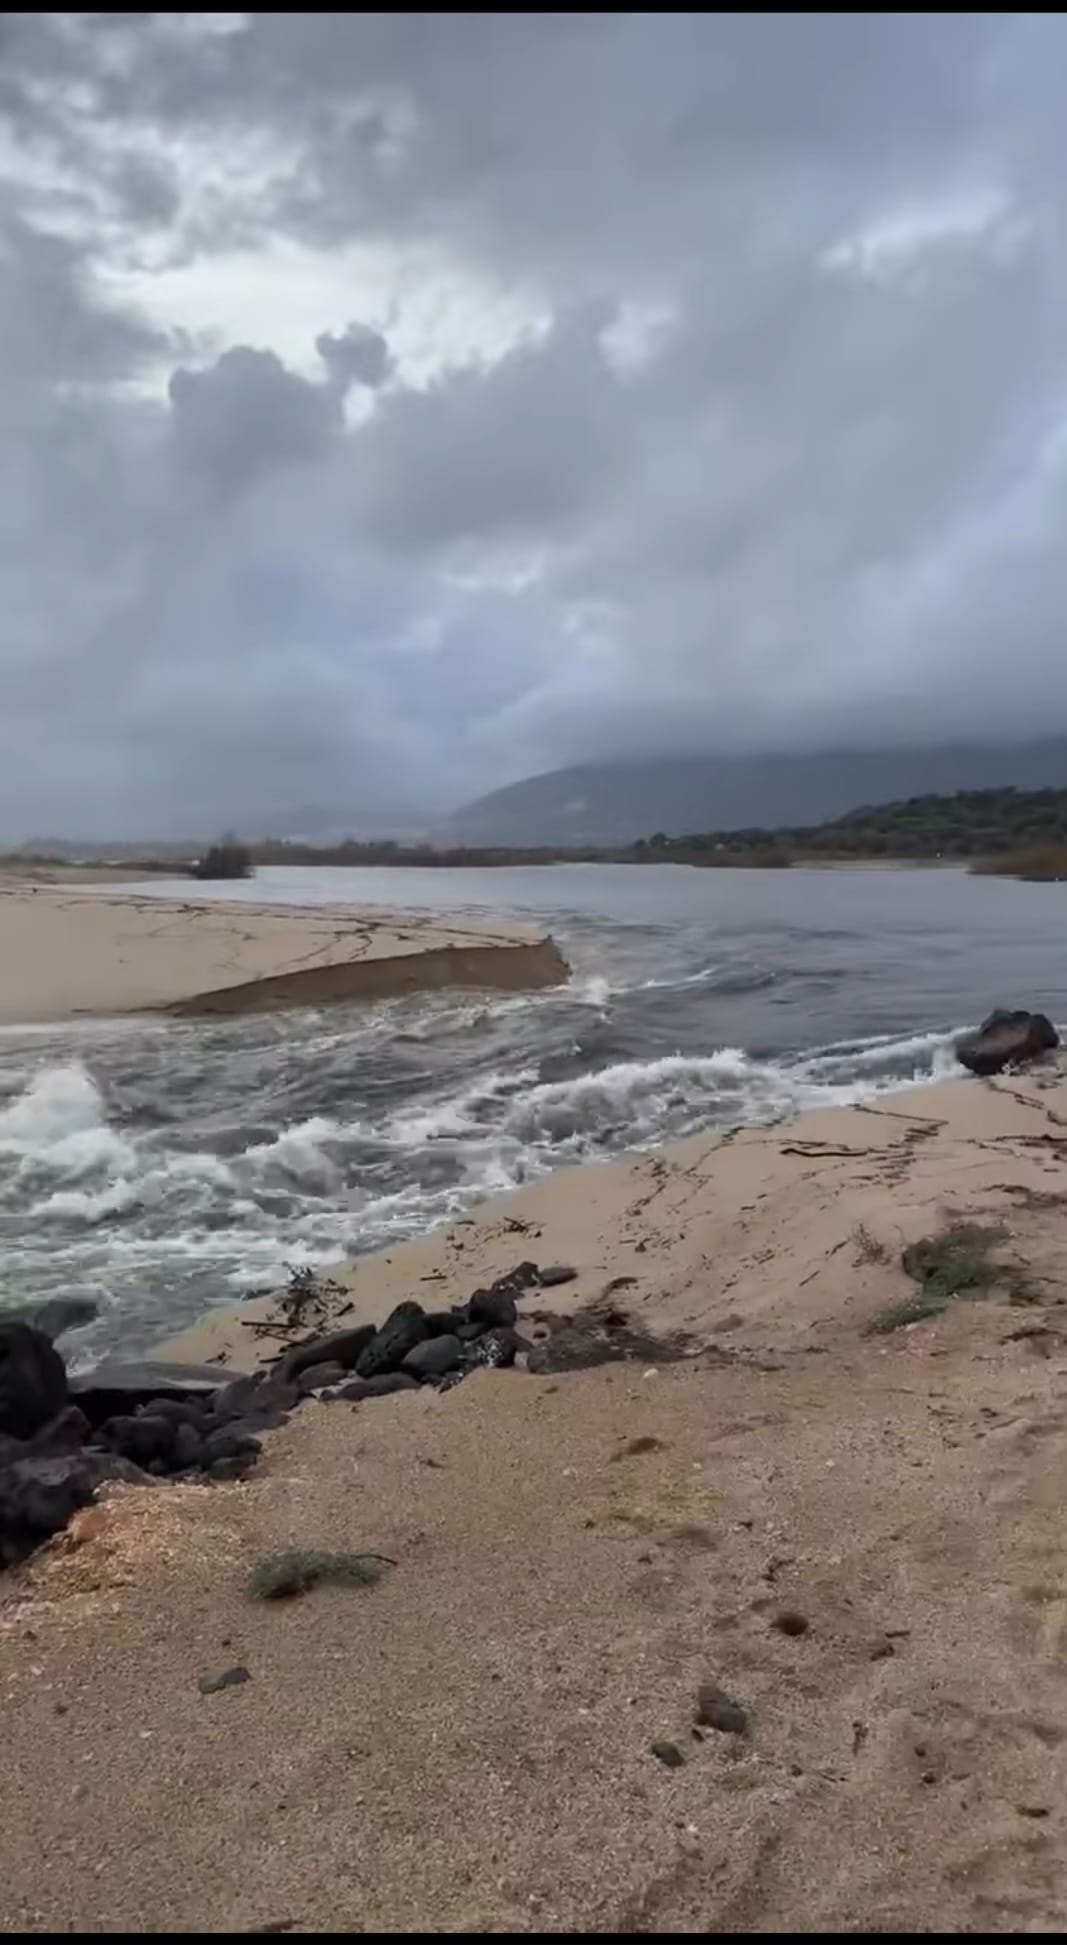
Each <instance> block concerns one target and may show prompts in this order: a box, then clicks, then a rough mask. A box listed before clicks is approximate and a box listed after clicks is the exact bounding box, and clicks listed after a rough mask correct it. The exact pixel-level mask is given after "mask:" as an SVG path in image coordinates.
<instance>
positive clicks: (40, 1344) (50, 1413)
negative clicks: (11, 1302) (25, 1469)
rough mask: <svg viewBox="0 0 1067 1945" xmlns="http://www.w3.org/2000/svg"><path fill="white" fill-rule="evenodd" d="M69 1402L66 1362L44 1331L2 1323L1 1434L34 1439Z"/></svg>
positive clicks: (11, 1323)
mask: <svg viewBox="0 0 1067 1945" xmlns="http://www.w3.org/2000/svg"><path fill="white" fill-rule="evenodd" d="M66 1402H67V1373H66V1367H65V1365H64V1363H63V1359H62V1358H61V1357H60V1355H59V1352H58V1351H57V1350H56V1349H55V1348H54V1346H53V1344H52V1340H51V1338H50V1337H47V1336H46V1335H45V1333H44V1331H43V1330H36V1329H35V1328H34V1326H33V1325H32V1324H24V1323H21V1322H19V1321H18V1320H17V1319H16V1320H14V1321H7V1320H5V1321H2V1322H0V1434H3V1435H5V1436H6V1437H8V1438H18V1439H26V1438H32V1437H33V1435H34V1433H35V1432H39V1431H40V1429H41V1427H42V1425H47V1423H48V1421H49V1419H50V1418H55V1416H56V1414H57V1413H58V1412H61V1411H62V1410H63V1407H64V1405H65V1404H66Z"/></svg>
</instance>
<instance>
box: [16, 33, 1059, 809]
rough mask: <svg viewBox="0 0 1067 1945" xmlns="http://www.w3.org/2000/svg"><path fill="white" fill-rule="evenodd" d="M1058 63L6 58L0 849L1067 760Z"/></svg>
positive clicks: (467, 49)
mask: <svg viewBox="0 0 1067 1945" xmlns="http://www.w3.org/2000/svg"><path fill="white" fill-rule="evenodd" d="M1065 72H1067V25H1065V22H1064V20H1063V19H1062V18H1056V17H1053V16H1050V17H1048V18H1039V17H1035V16H1030V17H1025V16H1024V17H1021V18H1017V19H1009V18H1007V17H996V16H981V17H973V18H970V19H968V18H966V17H954V18H949V17H939V16H936V15H935V16H926V17H920V16H905V15H896V16H880V15H865V16H863V17H853V18H838V19H834V18H830V17H825V18H824V17H821V16H808V17H806V18H805V17H797V16H782V17H776V16H762V17H760V16H745V17H730V16H728V15H723V16H714V17H699V16H694V17H687V16H682V15H675V16H672V15H656V16H652V15H641V14H626V15H614V16H613V15H610V14H606V15H595V16H594V15H587V14H580V13H579V14H569V15H558V14H554V15H543V14H525V15H522V14H520V15H512V16H504V15H499V16H493V15H472V14H453V15H447V14H445V15H415V14H407V15H404V14H397V15H380V14H364V15H358V14H357V15H352V14H349V15H340V16H336V17H333V16H328V15H325V14H299V15H298V14H280V15H273V16H268V15H264V14H251V15H249V14H211V15H196V14H168V15H152V14H74V15H72V14H62V15H51V16H47V15H46V16H44V17H39V18H36V17H31V16H29V15H24V14H8V15H6V16H3V17H2V19H0V181H2V184H3V187H2V189H0V436H2V464H0V831H3V832H4V833H5V834H7V835H25V834H27V833H30V832H40V831H55V830H61V829H67V830H76V831H79V832H81V833H86V834H88V833H98V834H105V833H114V834H122V833H124V832H134V831H141V832H145V833H148V832H159V833H162V832H165V831H168V830H175V831H183V830H194V831H198V830H202V829H205V828H211V827H213V826H215V825H218V824H222V823H225V822H227V821H231V820H233V821H236V822H238V823H240V824H247V823H248V822H249V821H250V820H251V821H252V822H258V823H261V824H262V823H268V824H269V823H273V824H274V826H275V827H276V828H285V827H286V826H287V824H288V825H290V826H291V825H292V822H293V820H294V819H296V820H297V821H299V815H300V812H301V811H302V810H303V809H305V808H312V807H316V806H319V807H322V808H324V809H326V810H330V809H336V811H337V812H338V813H339V814H342V816H343V815H344V814H345V813H352V814H358V813H359V812H360V811H362V810H365V809H369V808H373V807H379V808H382V807H384V808H385V809H391V808H394V807H396V808H405V809H406V808H408V807H411V808H413V809H422V808H435V807H438V806H445V805H449V804H451V803H454V802H458V801H460V800H461V799H463V798H464V797H466V796H470V795H473V794H476V793H477V792H479V791H481V790H483V789H486V788H489V787H491V786H493V785H495V784H497V783H501V782H506V781H509V780H511V779H513V778H515V777H518V776H522V775H524V774H528V773H529V772H531V771H535V770H538V769H544V768H549V767H551V766H553V765H555V764H558V763H566V762H570V761H574V760H577V759H582V758H586V757H590V756H594V757H595V756H611V755H623V754H629V753H634V752H646V751H657V750H669V749H672V748H685V749H695V748H703V747H706V748H708V749H746V748H759V747H764V748H780V747H787V746H789V747H795V746H798V745H807V746H818V745H820V744H826V743H829V742H841V741H846V740H856V741H857V742H868V743H870V742H885V741H886V740H889V739H890V738H895V737H900V738H901V739H902V740H916V741H930V740H937V741H940V740H959V739H965V738H968V737H969V738H977V739H983V738H985V737H991V738H992V737H1011V736H1016V735H1018V736H1023V735H1028V734H1032V733H1034V732H1038V733H1040V732H1043V731H1048V732H1050V733H1052V732H1060V731H1065V730H1067V232H1065V219H1067V121H1065V118H1064V114H1063V107H1062V95H1063V87H1062V80H1063V75H1064V73H1065Z"/></svg>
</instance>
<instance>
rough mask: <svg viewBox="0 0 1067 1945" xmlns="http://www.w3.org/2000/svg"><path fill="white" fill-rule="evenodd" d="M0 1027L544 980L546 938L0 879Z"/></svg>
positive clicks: (549, 951)
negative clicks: (75, 1017)
mask: <svg viewBox="0 0 1067 1945" xmlns="http://www.w3.org/2000/svg"><path fill="white" fill-rule="evenodd" d="M0 941H2V951H0V1024H6V1025H21V1024H31V1023H34V1022H38V1021H46V1020H62V1019H69V1018H72V1017H74V1016H76V1015H77V1016H80V1015H86V1014H89V1015H108V1014H115V1013H128V1012H142V1011H157V1012H158V1011H164V1012H169V1013H175V1014H182V1013H188V1014H197V1013H201V1014H220V1013H243V1012H255V1011H264V1010H269V1009H276V1008H280V1007H286V1006H321V1005H324V1004H326V1003H328V1002H330V1001H333V1000H343V999H382V998H386V997H388V996H391V995H393V994H399V993H409V992H423V991H428V990H430V989H432V988H435V987H441V986H485V987H505V988H508V989H514V990H517V991H521V990H523V989H533V988H535V987H540V986H548V985H555V984H557V983H558V982H559V981H560V980H562V979H564V978H565V977H566V974H567V968H566V964H565V962H564V960H563V958H562V956H561V954H560V952H559V950H558V948H557V947H556V946H555V944H554V943H553V941H552V940H551V939H550V938H547V937H546V936H544V935H543V934H538V933H537V932H536V931H534V930H532V929H531V928H529V927H524V926H522V925H519V924H514V925H513V924H511V923H510V922H509V921H505V920H497V919H485V920H480V919H467V918H464V919H451V918H447V917H437V916H435V915H433V914H421V913H405V912H377V911H373V912H367V911H364V912H360V911H350V910H346V909H344V908H342V907H338V906H333V905H330V906H325V905H313V906H294V905H258V904H250V903H249V904H246V903H243V902H239V901H237V900H234V901H233V902H226V901H224V900H220V899H211V900H208V899H201V900H199V901H198V900H197V899H196V898H195V897H190V898H188V899H184V898H181V899H177V898H175V899H171V898H154V897H145V898H138V897H136V896H135V895H130V896H116V895H112V896H107V895H106V894H102V893H94V892H91V891H80V890H78V889H77V888H75V887H58V886H51V885H46V886H34V885H27V884H19V883H14V882H9V883H7V884H3V883H0Z"/></svg>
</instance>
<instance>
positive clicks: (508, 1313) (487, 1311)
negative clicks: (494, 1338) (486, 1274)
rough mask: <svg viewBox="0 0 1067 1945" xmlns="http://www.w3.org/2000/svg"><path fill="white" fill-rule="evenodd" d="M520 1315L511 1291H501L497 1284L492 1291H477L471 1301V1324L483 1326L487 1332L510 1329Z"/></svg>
mask: <svg viewBox="0 0 1067 1945" xmlns="http://www.w3.org/2000/svg"><path fill="white" fill-rule="evenodd" d="M518 1314H519V1312H518V1307H517V1305H516V1302H515V1298H514V1295H513V1293H512V1292H511V1290H509V1289H506V1288H505V1289H500V1288H499V1287H498V1286H497V1285H496V1284H494V1285H493V1287H492V1289H490V1290H476V1291H475V1292H474V1295H473V1297H472V1298H471V1300H470V1319H471V1323H472V1324H481V1325H482V1326H483V1327H484V1328H485V1329H486V1330H491V1329H496V1328H501V1329H509V1328H510V1326H511V1325H512V1324H513V1323H514V1322H515V1319H516V1317H517V1316H518Z"/></svg>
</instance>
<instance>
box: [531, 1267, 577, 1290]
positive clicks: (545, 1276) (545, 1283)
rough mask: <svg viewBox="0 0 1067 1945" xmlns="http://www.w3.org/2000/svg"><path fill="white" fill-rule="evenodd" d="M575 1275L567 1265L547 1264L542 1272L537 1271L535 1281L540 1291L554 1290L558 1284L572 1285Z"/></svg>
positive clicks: (575, 1272)
mask: <svg viewBox="0 0 1067 1945" xmlns="http://www.w3.org/2000/svg"><path fill="white" fill-rule="evenodd" d="M577 1274H578V1272H577V1270H574V1269H572V1268H571V1266H570V1264H569V1263H547V1264H546V1265H545V1268H544V1269H543V1270H538V1272H537V1281H538V1283H539V1284H540V1285H541V1288H542V1290H554V1289H555V1287H556V1285H557V1284H558V1283H573V1282H574V1279H575V1277H576V1276H577Z"/></svg>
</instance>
